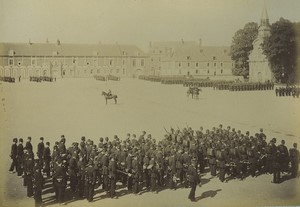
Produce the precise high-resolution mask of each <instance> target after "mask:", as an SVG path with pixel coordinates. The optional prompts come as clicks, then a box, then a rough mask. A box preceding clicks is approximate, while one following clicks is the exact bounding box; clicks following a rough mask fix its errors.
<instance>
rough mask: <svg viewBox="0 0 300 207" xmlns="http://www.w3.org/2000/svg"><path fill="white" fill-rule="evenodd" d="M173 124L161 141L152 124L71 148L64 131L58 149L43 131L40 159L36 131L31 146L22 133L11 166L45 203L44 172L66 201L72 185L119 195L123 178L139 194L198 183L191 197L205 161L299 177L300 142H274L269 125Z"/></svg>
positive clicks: (216, 169)
mask: <svg viewBox="0 0 300 207" xmlns="http://www.w3.org/2000/svg"><path fill="white" fill-rule="evenodd" d="M166 132H167V133H166V134H165V136H164V138H163V139H162V140H161V141H156V139H154V138H152V136H151V134H148V135H147V136H146V132H145V131H143V132H142V134H141V135H140V136H139V137H137V136H136V135H135V134H133V135H132V136H131V135H130V134H127V137H126V138H125V139H124V140H121V139H120V138H119V137H118V136H116V135H115V136H114V138H113V139H112V140H109V138H108V137H105V138H102V137H101V138H100V139H99V142H98V143H94V142H93V140H90V139H88V140H86V139H85V137H82V138H81V141H80V143H77V142H74V143H72V146H70V147H69V148H66V146H65V141H66V138H65V137H64V136H63V135H62V136H61V140H60V141H59V142H55V144H54V146H53V150H52V154H50V143H49V142H47V143H46V145H44V139H43V138H40V143H39V144H38V147H37V157H38V158H37V159H36V160H35V161H34V155H33V153H32V146H31V147H30V144H28V143H30V139H28V141H27V143H26V147H25V148H24V149H25V150H24V149H23V151H24V152H22V148H23V140H21V139H20V140H19V144H18V145H17V139H14V140H13V142H14V143H13V145H12V151H11V158H12V160H13V162H12V166H11V168H10V171H11V172H12V171H13V170H14V167H16V169H17V172H18V175H19V176H21V175H22V174H23V171H24V183H26V185H27V190H28V196H32V185H33V186H34V188H33V189H34V195H35V200H36V202H37V203H39V202H41V190H42V187H43V182H44V181H43V176H41V173H44V174H46V175H47V177H50V178H51V179H52V181H53V188H54V190H55V195H56V200H57V201H58V202H60V203H63V202H64V201H65V198H64V195H65V192H66V188H67V186H70V190H71V193H72V195H73V196H74V198H78V199H83V198H86V199H87V200H88V201H90V202H91V201H93V197H94V190H95V189H97V188H99V187H100V186H101V187H102V190H103V191H105V192H106V193H107V195H108V196H109V197H111V198H116V196H117V195H116V183H117V182H121V183H122V184H123V185H124V186H126V187H127V189H128V191H129V192H133V193H134V194H139V193H141V192H142V191H151V192H154V193H157V192H158V191H159V190H160V189H162V188H166V187H168V188H170V189H173V190H176V189H177V188H178V187H191V192H190V194H189V197H188V198H189V199H190V200H191V201H195V190H196V186H197V184H199V183H200V175H201V174H203V173H205V169H207V170H209V171H210V173H211V175H212V176H218V177H219V179H220V180H221V181H222V182H224V181H228V180H230V179H234V178H240V179H244V178H245V177H246V176H248V175H252V176H258V175H259V174H262V173H273V182H274V183H279V182H281V180H280V173H281V172H289V173H291V176H292V177H298V170H299V169H298V165H299V160H300V159H299V151H298V150H297V144H296V143H295V144H294V145H293V148H291V149H290V150H288V149H287V147H286V146H285V142H284V140H282V142H281V144H280V145H278V146H276V139H275V138H273V139H272V140H271V141H270V142H269V143H267V141H266V136H265V134H264V133H263V130H262V129H261V131H260V133H256V134H255V136H250V134H249V132H246V134H245V135H244V134H242V133H241V131H240V130H238V131H237V132H236V131H235V129H234V128H233V129H231V128H230V127H227V129H223V127H222V125H220V126H219V127H213V129H212V130H206V132H204V131H203V128H202V127H200V129H199V130H193V129H191V128H190V127H187V128H184V129H182V130H180V129H178V130H174V129H172V128H171V130H170V132H168V131H166ZM27 145H28V146H29V147H28V146H27ZM226 174H227V175H228V176H227V178H226V179H225V177H226ZM25 180H26V182H25Z"/></svg>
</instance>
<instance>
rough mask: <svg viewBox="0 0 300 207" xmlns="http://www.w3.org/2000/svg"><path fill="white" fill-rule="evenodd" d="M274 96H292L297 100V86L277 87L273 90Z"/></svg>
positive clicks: (298, 91) (299, 90)
mask: <svg viewBox="0 0 300 207" xmlns="http://www.w3.org/2000/svg"><path fill="white" fill-rule="evenodd" d="M275 93H276V96H293V97H294V98H296V97H297V98H299V95H300V88H299V86H295V85H293V86H289V85H287V86H286V87H279V88H276V89H275Z"/></svg>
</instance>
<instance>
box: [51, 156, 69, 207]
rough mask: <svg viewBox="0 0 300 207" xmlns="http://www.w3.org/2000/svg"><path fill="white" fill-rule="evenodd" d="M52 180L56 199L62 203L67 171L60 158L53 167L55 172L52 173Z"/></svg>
mask: <svg viewBox="0 0 300 207" xmlns="http://www.w3.org/2000/svg"><path fill="white" fill-rule="evenodd" d="M53 180H54V188H55V191H56V192H55V195H56V199H57V201H58V202H59V203H61V204H63V203H64V197H65V191H66V186H67V173H66V169H65V167H64V166H63V161H62V159H59V160H58V161H57V165H56V167H55V174H54V175H53Z"/></svg>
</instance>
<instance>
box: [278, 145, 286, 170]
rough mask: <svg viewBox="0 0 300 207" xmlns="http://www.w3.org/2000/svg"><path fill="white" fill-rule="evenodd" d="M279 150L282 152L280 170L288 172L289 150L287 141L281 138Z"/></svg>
mask: <svg viewBox="0 0 300 207" xmlns="http://www.w3.org/2000/svg"><path fill="white" fill-rule="evenodd" d="M277 148H278V150H279V153H280V156H279V157H280V170H281V172H288V168H289V151H288V149H287V147H286V146H285V141H284V140H281V144H280V145H278V147H277Z"/></svg>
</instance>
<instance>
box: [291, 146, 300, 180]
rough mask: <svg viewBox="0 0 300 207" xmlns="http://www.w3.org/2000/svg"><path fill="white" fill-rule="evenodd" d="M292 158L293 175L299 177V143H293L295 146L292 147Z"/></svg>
mask: <svg viewBox="0 0 300 207" xmlns="http://www.w3.org/2000/svg"><path fill="white" fill-rule="evenodd" d="M290 159H291V176H292V177H293V178H297V177H298V171H299V160H300V153H299V150H298V149H297V143H294V144H293V148H291V149H290Z"/></svg>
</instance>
